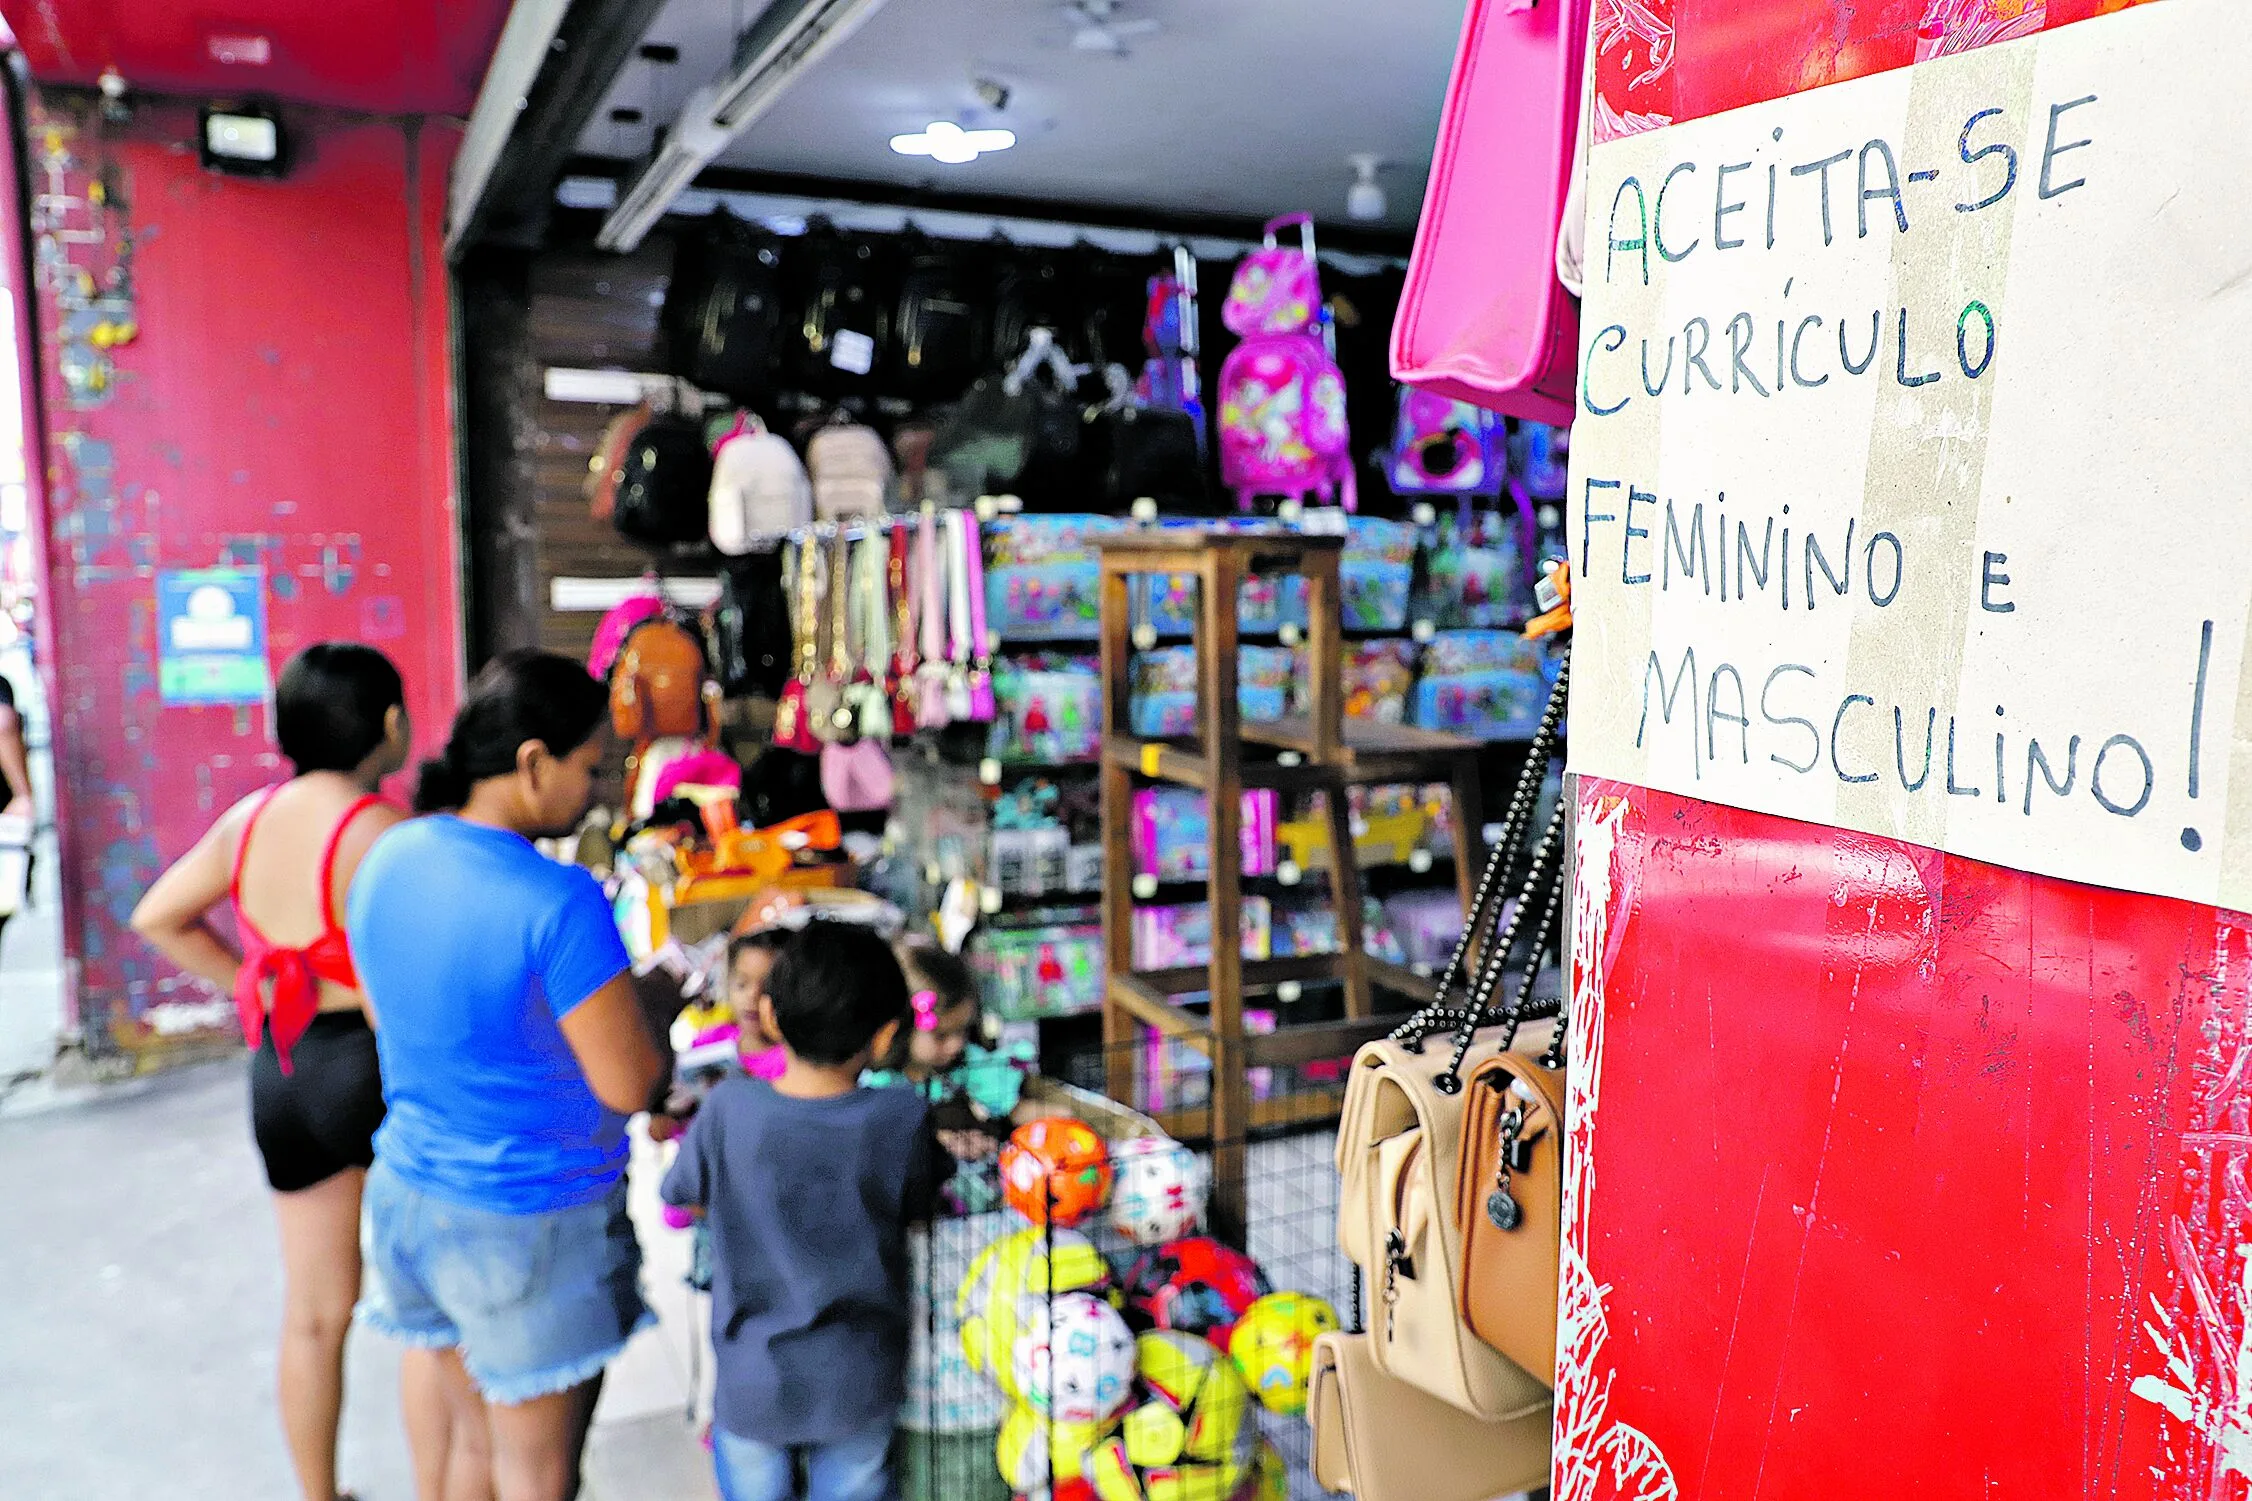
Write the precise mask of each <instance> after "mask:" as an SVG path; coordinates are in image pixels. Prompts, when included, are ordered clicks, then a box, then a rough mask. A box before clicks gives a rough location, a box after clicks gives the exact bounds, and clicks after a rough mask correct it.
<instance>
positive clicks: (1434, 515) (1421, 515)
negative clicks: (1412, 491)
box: [1408, 500, 1439, 526]
mask: <svg viewBox="0 0 2252 1501" xmlns="http://www.w3.org/2000/svg"><path fill="white" fill-rule="evenodd" d="M1408 514H1409V515H1411V516H1413V517H1414V518H1415V524H1416V525H1417V526H1436V525H1438V522H1439V508H1438V507H1437V506H1435V505H1433V504H1431V502H1429V501H1428V500H1419V501H1417V502H1416V503H1415V509H1414V510H1413V511H1411V512H1409V513H1408Z"/></svg>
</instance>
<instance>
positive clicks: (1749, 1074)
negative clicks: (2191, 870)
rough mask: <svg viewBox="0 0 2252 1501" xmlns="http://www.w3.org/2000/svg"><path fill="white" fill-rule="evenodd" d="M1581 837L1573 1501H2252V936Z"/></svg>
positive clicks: (1734, 820) (1866, 856) (1692, 826)
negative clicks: (2248, 1465) (2242, 1454)
mask: <svg viewBox="0 0 2252 1501" xmlns="http://www.w3.org/2000/svg"><path fill="white" fill-rule="evenodd" d="M1578 814H1579V819H1580V830H1581V845H1580V848H1581V852H1582V862H1581V866H1580V870H1579V875H1578V879H1579V882H1580V888H1581V891H1582V893H1583V895H1584V897H1585V903H1584V904H1583V910H1582V912H1581V914H1580V921H1579V923H1578V925H1577V928H1576V933H1577V937H1578V940H1579V950H1578V952H1577V954H1576V956H1575V958H1576V961H1577V963H1578V965H1579V967H1580V971H1581V972H1580V974H1579V976H1578V988H1577V990H1576V992H1575V994H1576V996H1577V998H1578V1000H1577V1006H1578V1010H1577V1014H1576V1016H1575V1021H1574V1027H1573V1046H1574V1054H1573V1067H1574V1069H1575V1070H1576V1071H1577V1072H1576V1074H1575V1077H1574V1079H1573V1088H1574V1091H1575V1094H1574V1098H1573V1102H1572V1103H1573V1107H1574V1115H1575V1119H1574V1121H1573V1136H1574V1140H1575V1143H1576V1145H1577V1148H1578V1150H1577V1151H1576V1152H1575V1168H1576V1170H1577V1173H1578V1175H1579V1181H1578V1183H1577V1184H1576V1185H1575V1191H1574V1198H1575V1199H1576V1202H1577V1204H1578V1206H1579V1210H1580V1212H1579V1214H1578V1215H1577V1217H1576V1219H1577V1223H1576V1224H1574V1225H1573V1227H1572V1231H1571V1236H1570V1241H1571V1249H1572V1253H1573V1254H1572V1255H1571V1256H1570V1257H1568V1258H1567V1266H1568V1268H1570V1269H1576V1271H1577V1273H1578V1275H1574V1272H1573V1270H1568V1271H1567V1276H1566V1293H1567V1296H1566V1309H1567V1313H1566V1326H1567V1335H1568V1337H1567V1339H1566V1340H1565V1345H1566V1354H1565V1357H1564V1359H1563V1362H1562V1367H1563V1370H1562V1378H1561V1380H1560V1383H1559V1388H1558V1391H1559V1398H1560V1400H1559V1404H1558V1415H1557V1416H1558V1422H1559V1425H1560V1431H1561V1432H1562V1434H1564V1435H1565V1436H1566V1437H1567V1438H1568V1440H1569V1442H1568V1443H1566V1444H1564V1445H1562V1446H1560V1474H1559V1477H1558V1489H1557V1495H1558V1496H1559V1498H1570V1501H1596V1498H1610V1497H1641V1498H1648V1501H1672V1498H1673V1497H1675V1496H1680V1497H1695V1498H1699V1501H1799V1498H1803V1497H1810V1496H1822V1497H1834V1498H1839V1501H1860V1498H1868V1501H1880V1498H1890V1497H1899V1496H1917V1497H1933V1498H1955V1497H1961V1498H1965V1501H1971V1498H1983V1497H1987V1496H1995V1497H2004V1496H2009V1497H2042V1498H2048V1501H2062V1498H2067V1497H2070V1498H2086V1501H2097V1498H2112V1497H2120V1498H2128V1497H2134V1498H2142V1497H2149V1498H2160V1497H2163V1498H2166V1501H2190V1498H2193V1497H2194V1498H2199V1501H2222V1498H2240V1497H2242V1496H2244V1495H2245V1493H2246V1492H2245V1484H2244V1480H2243V1478H2242V1477H2241V1476H2238V1477H2236V1478H2233V1479H2232V1478H2230V1477H2229V1476H2227V1475H2226V1474H2225V1473H2224V1469H2223V1451H2224V1448H2225V1446H2227V1445H2229V1444H2231V1443H2234V1444H2236V1445H2240V1446H2241V1445H2244V1444H2247V1443H2252V1420H2247V1419H2246V1417H2245V1415H2244V1413H2245V1408H2244V1401H2243V1397H2242V1396H2241V1395H2239V1394H2238V1385H2239V1383H2240V1382H2241V1381H2242V1380H2243V1379H2244V1376H2245V1373H2246V1372H2247V1371H2248V1370H2252V1366H2241V1365H2240V1364H2239V1362H2240V1361H2241V1360H2243V1359H2244V1358H2245V1352H2246V1351H2247V1349H2252V1346H2248V1345H2247V1342H2246V1334H2247V1328H2246V1296H2245V1286H2246V1265H2245V1261H2244V1252H2243V1250H2242V1249H2240V1242H2241V1241H2242V1240H2243V1238H2244V1234H2245V1226H2246V1223H2247V1218H2248V1213H2252V1185H2248V1183H2247V1179H2246V1171H2245V1169H2246V1163H2247V1161H2248V1158H2252V1133H2248V1131H2247V1127H2248V1125H2252V1030H2248V1022H2247V1015H2248V1012H2247V1007H2246V1004H2245V997H2246V989H2247V980H2246V976H2247V966H2248V965H2252V929H2248V928H2247V926H2246V923H2245V921H2244V919H2243V918H2241V917H2238V916H2235V915H2233V914H2228V913H2221V912H2216V911H2215V910H2214V909H2212V908H2210V907H2199V906H2195V905H2193V904H2191V903H2187V902H2179V901H2172V900H2168V899H2165V898H2161V897H2153V896H2141V895H2135V894H2130V893H2125V892H2117V891H2105V890H2100V889H2097V888H2095V887H2088V886H2077V885H2073V884H2071V883H2069V882H2064V881H2056V880H2050V879H2046V878H2042V877H2037V876H2029V875H2025V874H2023V873H2021V872H2018V871H2011V870H2003V869H1999V868H1997V867H1995V866H1991V865H1985V864H1982V863H1980V862H1978V861H1974V860H1963V859H1958V858H1956V857H1954V856H1950V855H1942V854H1939V853H1936V852H1934V851H1931V850H1926V849H1922V848H1919V847H1917V846H1913V845H1906V844H1901V843H1899V842H1897V841H1894V840H1889V839H1878V838H1873V837H1870V836H1867V835H1862V834H1855V833H1849V832H1843V831H1839V830H1833V829H1823V828H1816V827H1813V826H1811V825H1806V824H1799V823H1793V822H1790V821H1788V820H1784V819H1779V818H1772V817H1768V816H1765V815H1761V814H1754V813H1745V812H1739V811H1737V810H1735V809H1731V808H1723V807H1719V806H1716V805H1714V804H1710V803H1703V802H1697V801H1695V800H1692V799H1687V798H1680V797H1675V796H1672V795H1670V794H1666V793H1658V792H1650V791H1646V790H1644V789H1640V788H1634V787H1628V786H1625V785H1622V784H1618V783H1604V782H1594V781H1589V782H1586V783H1583V784H1582V786H1581V789H1580V796H1579V804H1578ZM1570 1202H1572V1201H1571V1200H1568V1203H1570ZM1574 1310H1577V1316H1576V1317H1575V1315H1574ZM1573 1334H1576V1335H1577V1338H1571V1337H1569V1336H1570V1335H1573ZM2170 1406H2172V1407H2178V1408H2179V1409H2180V1411H2181V1414H2182V1416H2183V1417H2186V1418H2188V1419H2189V1420H2188V1421H2186V1422H2184V1421H2179V1420H2177V1418H2176V1417H2175V1416H2174V1415H2173V1414H2172V1413H2171V1412H2170V1411H2169V1407H2170Z"/></svg>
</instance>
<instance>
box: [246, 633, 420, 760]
mask: <svg viewBox="0 0 2252 1501" xmlns="http://www.w3.org/2000/svg"><path fill="white" fill-rule="evenodd" d="M406 702H407V690H406V684H404V683H403V682H401V681H400V680H399V669H398V668H396V667H394V666H392V665H391V659H390V658H389V657H386V656H385V655H383V653H381V652H379V651H377V650H376V649H375V648H374V647H372V646H361V645H360V644H359V643H357V642H354V641H321V642H316V643H315V644H314V645H312V646H308V647H306V648H305V649H304V650H303V651H301V652H299V653H298V654H297V655H296V656H294V657H291V658H290V659H289V665H288V666H286V667H284V668H283V669H282V673H281V681H280V682H279V683H277V684H275V685H274V738H275V739H276V740H278V741H280V742H281V753H282V754H283V755H284V756H286V757H288V758H289V762H290V764H291V765H293V766H295V767H296V768H297V774H298V775H299V776H303V775H304V774H305V773H307V772H309V771H353V770H356V769H357V768H358V767H359V765H360V763H362V762H363V761H365V760H367V758H368V757H369V756H372V755H374V754H375V752H376V751H377V750H378V749H379V748H380V747H381V746H382V744H383V737H384V736H385V735H386V734H387V733H388V732H389V730H388V721H389V719H390V716H391V711H392V710H393V709H404V708H405V707H406Z"/></svg>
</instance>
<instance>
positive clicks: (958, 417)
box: [930, 371, 1089, 511]
mask: <svg viewBox="0 0 2252 1501" xmlns="http://www.w3.org/2000/svg"><path fill="white" fill-rule="evenodd" d="M1083 420H1084V416H1083V411H1082V408H1081V407H1080V404H1079V402H1078V400H1077V398H1076V397H1075V396H1074V395H1073V394H1072V393H1070V392H1068V391H1062V390H1059V389H1057V388H1056V386H1055V385H1054V384H1053V383H1052V382H1051V381H1049V380H1047V379H1045V378H1044V377H1043V375H1042V373H1041V372H1037V371H1036V372H1034V373H1033V374H1032V375H1030V376H1028V377H1027V378H1026V379H1025V380H1024V381H1023V382H1022V383H1021V384H1019V385H1018V386H1017V388H1016V389H1015V390H1013V391H1012V390H1011V389H1009V381H1008V378H1007V377H1005V376H1000V375H988V376H986V377H984V378H983V379H982V380H980V381H978V383H977V384H976V385H974V386H972V387H970V390H969V394H968V395H966V396H964V397H963V398H962V399H961V400H960V401H959V402H957V403H955V405H954V406H953V407H952V408H951V409H950V410H949V411H948V412H947V413H946V414H945V416H944V417H943V418H942V419H941V420H940V422H939V426H938V432H937V434H936V436H934V437H933V438H932V440H931V457H930V463H931V467H932V468H933V469H937V470H940V471H942V472H943V473H944V474H945V475H946V478H947V484H948V487H949V490H950V493H952V494H954V495H956V496H959V497H963V498H967V497H971V496H977V495H1014V496H1017V497H1018V498H1020V499H1021V500H1023V502H1024V503H1025V506H1026V508H1027V509H1033V510H1065V511H1069V510H1085V509H1086V506H1087V501H1088V498H1089V473H1088V468H1087V464H1086V460H1085V454H1084V448H1085V444H1084V437H1085V435H1084V434H1083V432H1082V431H1081V429H1082V426H1083Z"/></svg>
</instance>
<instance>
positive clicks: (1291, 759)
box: [1275, 751, 1306, 766]
mask: <svg viewBox="0 0 2252 1501" xmlns="http://www.w3.org/2000/svg"><path fill="white" fill-rule="evenodd" d="M1305 760H1306V758H1305V757H1304V756H1301V755H1299V754H1298V752H1296V751H1284V752H1282V753H1281V754H1280V755H1278V756H1276V757H1275V765H1277V766H1302V765H1304V764H1305Z"/></svg>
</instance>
